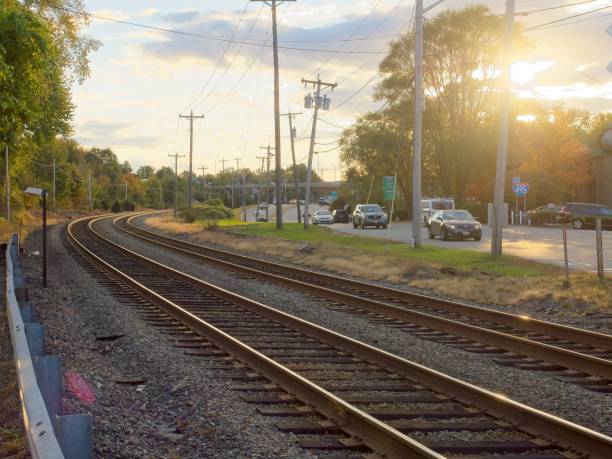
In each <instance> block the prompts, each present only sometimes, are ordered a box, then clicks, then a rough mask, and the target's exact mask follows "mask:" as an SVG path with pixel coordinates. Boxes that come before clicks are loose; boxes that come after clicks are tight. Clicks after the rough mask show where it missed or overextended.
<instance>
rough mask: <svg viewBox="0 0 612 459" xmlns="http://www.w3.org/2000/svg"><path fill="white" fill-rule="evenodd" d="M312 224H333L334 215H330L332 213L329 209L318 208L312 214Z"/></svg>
mask: <svg viewBox="0 0 612 459" xmlns="http://www.w3.org/2000/svg"><path fill="white" fill-rule="evenodd" d="M312 224H313V225H318V224H322V225H333V224H334V217H332V214H331V212H330V211H329V210H327V209H319V210H317V211H315V213H314V215H313V216H312Z"/></svg>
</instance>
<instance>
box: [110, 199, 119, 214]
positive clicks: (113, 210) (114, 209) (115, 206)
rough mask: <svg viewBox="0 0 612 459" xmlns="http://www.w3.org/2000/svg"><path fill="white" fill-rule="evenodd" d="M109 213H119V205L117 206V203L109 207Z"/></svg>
mask: <svg viewBox="0 0 612 459" xmlns="http://www.w3.org/2000/svg"><path fill="white" fill-rule="evenodd" d="M111 212H113V213H115V214H117V213H119V212H121V204H119V201H115V202H113V206H112V207H111Z"/></svg>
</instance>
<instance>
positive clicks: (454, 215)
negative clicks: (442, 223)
mask: <svg viewBox="0 0 612 459" xmlns="http://www.w3.org/2000/svg"><path fill="white" fill-rule="evenodd" d="M444 218H445V219H446V220H460V221H466V222H473V221H474V217H472V214H471V213H469V212H468V211H467V210H447V211H445V212H444Z"/></svg>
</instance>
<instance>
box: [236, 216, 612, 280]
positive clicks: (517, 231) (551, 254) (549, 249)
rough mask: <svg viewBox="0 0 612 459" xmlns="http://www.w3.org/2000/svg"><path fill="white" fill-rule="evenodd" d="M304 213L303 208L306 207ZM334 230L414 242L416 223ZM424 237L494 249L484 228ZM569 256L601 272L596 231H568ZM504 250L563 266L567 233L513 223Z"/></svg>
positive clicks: (608, 239) (607, 265)
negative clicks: (478, 236)
mask: <svg viewBox="0 0 612 459" xmlns="http://www.w3.org/2000/svg"><path fill="white" fill-rule="evenodd" d="M319 208H320V207H319V206H318V205H311V206H310V214H311V215H312V214H313V213H314V211H315V210H317V209H319ZM269 212H270V216H271V220H274V216H275V208H274V206H272V205H270V211H269ZM302 212H303V210H302ZM254 213H255V208H254V207H253V208H249V209H248V211H247V215H248V220H250V221H254V220H255V216H254ZM283 220H284V221H285V222H297V212H296V209H295V205H284V206H283ZM330 227H331V228H332V229H333V230H334V231H341V232H344V233H350V234H358V235H360V236H368V237H377V238H382V239H384V238H387V237H388V238H389V240H392V241H399V242H405V243H410V242H411V240H412V224H411V223H410V222H399V223H393V224H391V225H390V226H389V228H388V230H383V229H376V228H366V229H363V230H360V229H354V228H353V225H352V224H350V223H336V224H334V225H330ZM421 237H422V241H423V243H424V244H430V245H434V246H438V247H451V248H463V249H471V250H479V251H482V252H488V251H489V250H490V249H491V231H490V230H489V228H488V227H486V226H485V227H484V228H483V235H482V240H480V241H478V242H476V241H473V240H469V241H464V240H453V241H443V240H441V239H433V240H432V239H429V237H428V235H427V229H426V228H425V227H422V228H421ZM567 239H568V248H567V251H568V258H569V266H570V269H573V270H579V271H591V272H596V271H597V258H596V252H595V231H594V230H573V229H571V230H568V232H567ZM503 244H504V245H503V248H504V253H507V254H510V255H517V256H519V257H524V258H527V259H529V260H534V261H538V262H541V263H549V264H553V265H558V266H563V235H562V232H561V229H560V228H544V227H535V226H531V227H528V226H511V227H508V228H505V229H504V242H503ZM603 250H604V254H603V257H604V271H605V272H606V273H607V274H608V275H612V231H604V232H603Z"/></svg>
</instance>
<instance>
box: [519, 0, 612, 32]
mask: <svg viewBox="0 0 612 459" xmlns="http://www.w3.org/2000/svg"><path fill="white" fill-rule="evenodd" d="M608 8H612V5H607V6H602V7H601V8H597V9H594V10H590V11H585V12H584V13H578V14H573V15H571V16H567V17H565V18H560V19H555V20H554V21H549V22H544V23H542V24H538V25H535V26H532V27H527V28H526V29H525V32H528V31H530V30H535V29H539V28H540V27H545V26H548V25H552V24H557V23H559V22H565V21H568V20H570V19H574V18H579V17H581V16H586V15H587V14H591V13H596V12H598V11H603V10H607V9H608Z"/></svg>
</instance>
